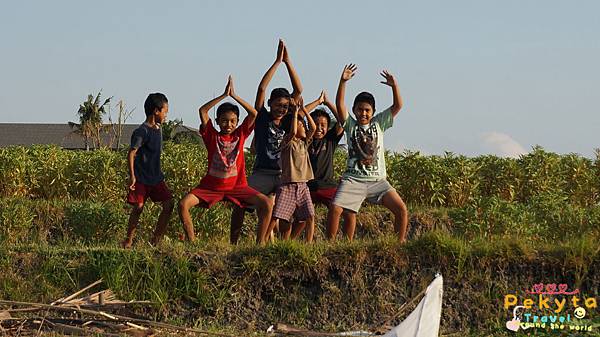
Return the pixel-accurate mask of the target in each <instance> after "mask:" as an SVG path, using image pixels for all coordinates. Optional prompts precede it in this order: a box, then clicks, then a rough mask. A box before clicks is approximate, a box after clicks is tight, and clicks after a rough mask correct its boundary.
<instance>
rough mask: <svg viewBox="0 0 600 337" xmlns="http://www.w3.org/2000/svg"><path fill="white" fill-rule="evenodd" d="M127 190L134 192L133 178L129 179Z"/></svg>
mask: <svg viewBox="0 0 600 337" xmlns="http://www.w3.org/2000/svg"><path fill="white" fill-rule="evenodd" d="M129 189H130V190H132V191H135V177H130V178H129Z"/></svg>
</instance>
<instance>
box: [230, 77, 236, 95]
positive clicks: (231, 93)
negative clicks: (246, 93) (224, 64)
mask: <svg viewBox="0 0 600 337" xmlns="http://www.w3.org/2000/svg"><path fill="white" fill-rule="evenodd" d="M229 96H231V97H235V91H234V90H233V77H232V76H231V75H229Z"/></svg>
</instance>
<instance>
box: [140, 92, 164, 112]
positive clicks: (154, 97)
mask: <svg viewBox="0 0 600 337" xmlns="http://www.w3.org/2000/svg"><path fill="white" fill-rule="evenodd" d="M165 103H169V100H167V96H165V95H164V94H161V93H160V92H155V93H153V94H150V95H148V98H146V101H145V102H144V112H145V113H146V116H150V115H154V111H156V110H160V109H162V107H163V106H164V105H165Z"/></svg>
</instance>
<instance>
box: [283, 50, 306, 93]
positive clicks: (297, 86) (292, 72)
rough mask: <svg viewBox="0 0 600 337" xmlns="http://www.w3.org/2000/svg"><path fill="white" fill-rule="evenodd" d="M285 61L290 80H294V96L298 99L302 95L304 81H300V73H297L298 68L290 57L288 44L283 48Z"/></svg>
mask: <svg viewBox="0 0 600 337" xmlns="http://www.w3.org/2000/svg"><path fill="white" fill-rule="evenodd" d="M283 63H285V67H286V68H287V71H288V75H290V81H291V82H292V88H293V89H294V91H293V92H292V97H294V98H295V99H297V98H298V97H300V95H302V90H303V88H302V83H300V77H298V73H296V69H294V66H292V60H291V59H290V54H289V53H288V50H287V46H285V48H284V49H283Z"/></svg>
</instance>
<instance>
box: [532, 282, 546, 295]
mask: <svg viewBox="0 0 600 337" xmlns="http://www.w3.org/2000/svg"><path fill="white" fill-rule="evenodd" d="M543 290H544V284H543V283H538V284H534V285H533V293H534V294H540V293H541V292H542V291H543Z"/></svg>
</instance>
